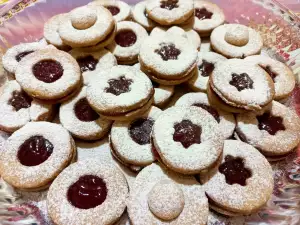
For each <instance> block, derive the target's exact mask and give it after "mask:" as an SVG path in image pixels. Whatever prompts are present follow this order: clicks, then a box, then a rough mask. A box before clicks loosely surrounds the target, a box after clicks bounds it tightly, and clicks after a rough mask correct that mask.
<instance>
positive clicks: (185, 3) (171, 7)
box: [146, 0, 194, 26]
mask: <svg viewBox="0 0 300 225" xmlns="http://www.w3.org/2000/svg"><path fill="white" fill-rule="evenodd" d="M146 12H147V14H148V17H149V18H151V19H152V20H154V21H155V22H157V23H159V24H161V25H163V26H170V25H175V24H182V23H185V22H186V21H187V20H189V19H190V17H191V16H192V15H193V14H194V1H193V0H149V1H147V5H146Z"/></svg>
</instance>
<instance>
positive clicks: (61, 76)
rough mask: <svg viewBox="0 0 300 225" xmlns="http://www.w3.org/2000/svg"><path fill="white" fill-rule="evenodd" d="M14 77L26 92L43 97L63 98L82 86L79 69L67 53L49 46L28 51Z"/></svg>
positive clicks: (35, 96)
mask: <svg viewBox="0 0 300 225" xmlns="http://www.w3.org/2000/svg"><path fill="white" fill-rule="evenodd" d="M16 80H17V81H18V83H19V84H20V85H21V87H22V88H23V89H24V91H26V92H27V94H28V95H30V96H32V97H34V98H38V99H43V100H52V101H55V100H58V99H62V98H64V97H66V96H68V95H70V94H71V93H72V92H74V91H75V90H76V89H78V87H80V85H81V73H80V68H79V66H78V64H77V62H76V60H75V59H74V58H73V57H72V56H71V55H69V54H68V53H66V52H63V51H59V50H52V49H47V50H46V49H45V50H39V51H36V52H34V53H31V54H30V55H28V56H27V57H26V60H24V61H21V62H20V65H19V66H18V68H17V70H16Z"/></svg>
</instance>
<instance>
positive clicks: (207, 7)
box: [193, 1, 225, 37]
mask: <svg viewBox="0 0 300 225" xmlns="http://www.w3.org/2000/svg"><path fill="white" fill-rule="evenodd" d="M194 7H195V22H194V24H193V28H194V30H195V31H197V32H198V33H199V34H200V36H201V37H208V36H209V35H210V34H211V32H212V31H213V30H214V29H215V28H216V27H218V26H220V25H222V24H223V23H225V15H224V12H223V10H222V9H221V8H220V7H219V6H217V5H216V4H214V3H212V2H208V1H195V2H194Z"/></svg>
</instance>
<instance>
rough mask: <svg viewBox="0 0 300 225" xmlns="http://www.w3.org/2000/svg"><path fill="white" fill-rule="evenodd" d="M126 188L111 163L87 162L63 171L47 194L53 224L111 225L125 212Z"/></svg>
mask: <svg viewBox="0 0 300 225" xmlns="http://www.w3.org/2000/svg"><path fill="white" fill-rule="evenodd" d="M127 196H128V186H127V183H126V179H125V177H124V175H123V174H122V172H121V171H120V170H119V169H118V168H117V167H115V166H114V165H112V164H111V163H105V162H99V161H97V160H93V159H88V160H83V161H81V162H78V163H74V164H73V165H71V166H69V167H68V168H67V169H65V170H64V171H63V172H62V173H61V174H60V175H59V176H58V177H57V179H55V181H54V182H53V183H52V185H51V187H50V189H49V192H48V195H47V208H48V213H49V215H50V217H51V219H52V220H53V222H54V223H55V224H58V225H67V224H77V225H86V224H114V223H115V222H117V221H118V220H119V219H120V217H121V216H122V214H123V212H124V211H125V209H126V198H127Z"/></svg>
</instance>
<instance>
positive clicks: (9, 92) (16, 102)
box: [0, 80, 55, 132]
mask: <svg viewBox="0 0 300 225" xmlns="http://www.w3.org/2000/svg"><path fill="white" fill-rule="evenodd" d="M54 111H55V110H54V108H53V106H52V105H49V104H46V103H42V102H41V101H38V100H34V99H32V98H31V97H30V96H28V95H27V94H26V93H25V92H24V91H23V90H22V88H21V87H20V85H19V84H18V83H17V82H16V81H15V80H13V81H8V82H7V83H6V85H5V88H4V91H3V93H2V95H1V97H0V129H1V130H3V131H6V132H14V131H16V130H17V129H19V128H21V127H23V126H24V125H25V124H26V123H28V122H30V121H42V120H50V119H52V118H53V115H54Z"/></svg>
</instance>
